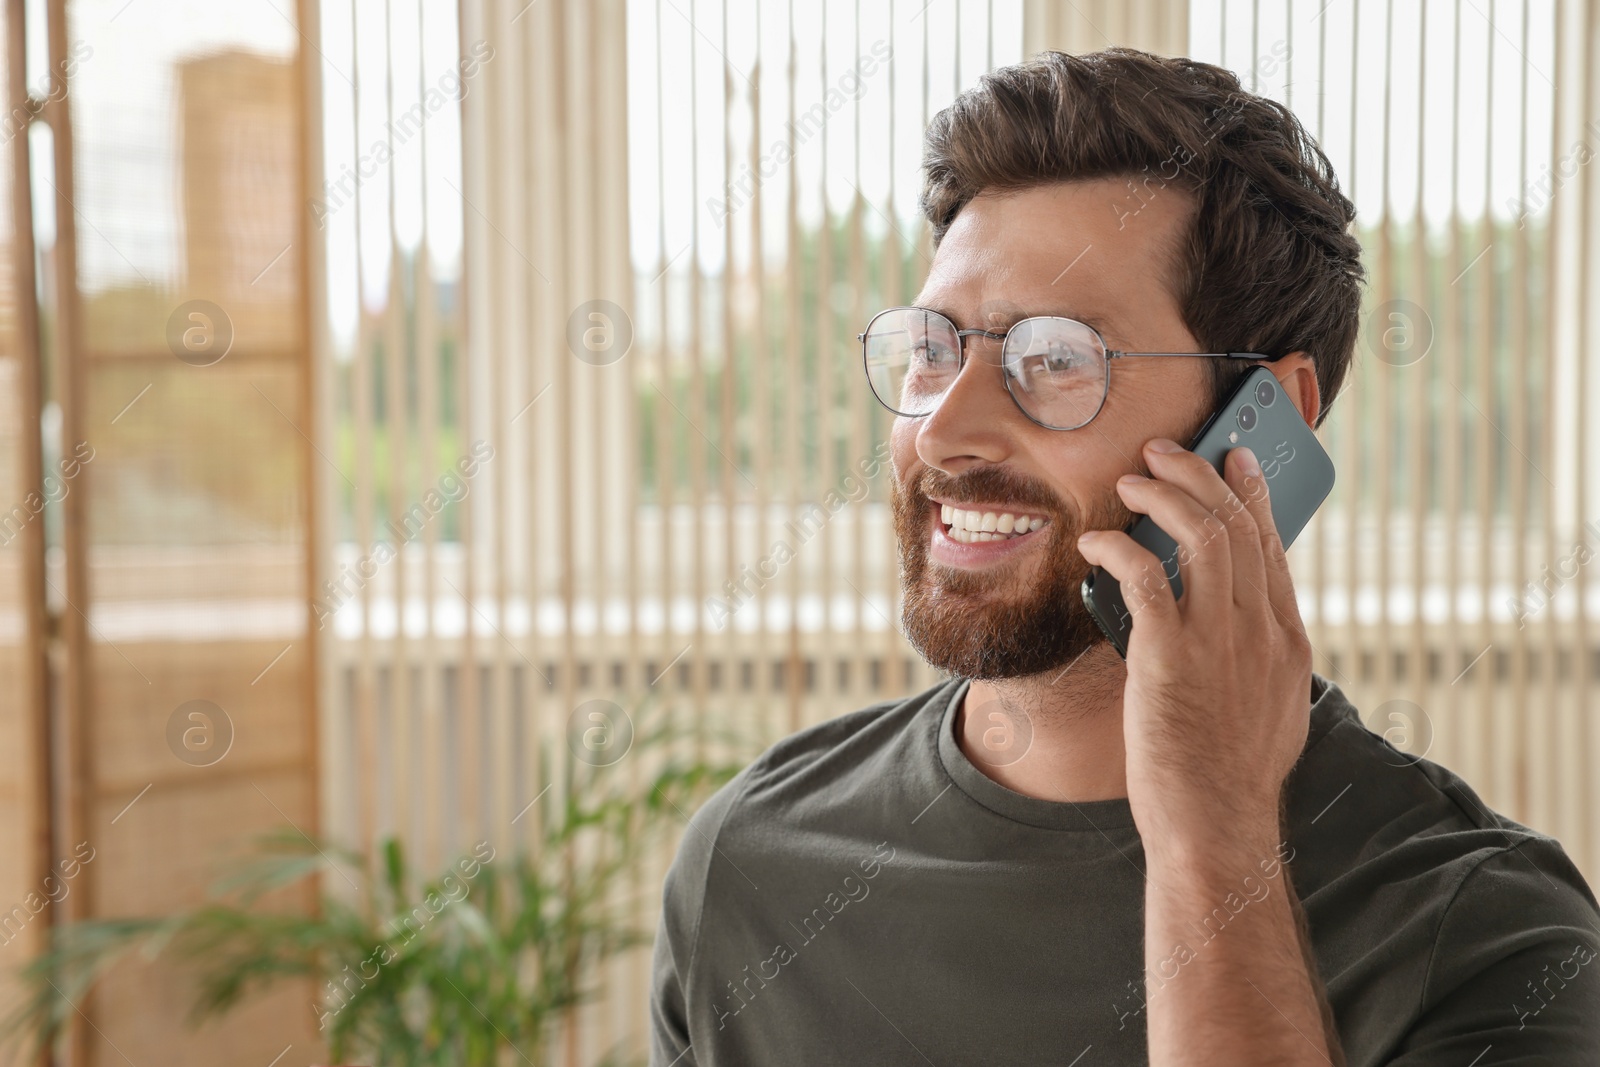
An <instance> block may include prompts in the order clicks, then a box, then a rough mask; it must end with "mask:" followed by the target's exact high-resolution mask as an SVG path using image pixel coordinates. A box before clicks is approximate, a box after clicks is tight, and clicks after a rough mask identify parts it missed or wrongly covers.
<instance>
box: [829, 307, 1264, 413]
mask: <svg viewBox="0 0 1600 1067" xmlns="http://www.w3.org/2000/svg"><path fill="white" fill-rule="evenodd" d="M897 311H917V312H921V313H923V314H926V315H937V316H938V317H939V318H941V319H943V320H944V321H945V322H948V323H950V326H951V328H952V329H955V325H956V324H955V322H954V321H953V320H951V318H950V316H948V315H946V314H944V313H943V312H941V311H934V310H933V309H932V308H924V307H916V306H915V305H908V306H905V307H892V308H884V309H883V310H882V311H880V312H878V313H877V314H876V315H874V316H872V318H871V319H869V320H868V321H867V328H866V329H864V330H862V331H861V332H860V333H858V334H856V340H858V341H860V342H861V369H862V371H863V373H865V374H866V376H867V388H869V389H872V395H873V396H874V397H876V398H877V401H878V403H880V404H882V405H883V406H884V407H885V408H888V410H890V411H892V412H893V413H894V414H896V415H899V416H901V417H902V418H907V419H920V418H923V417H924V416H926V415H931V414H933V411H934V408H937V407H938V406H939V405H938V403H935V404H934V406H933V407H932V408H929V409H928V410H927V411H923V412H920V413H917V414H912V413H911V412H907V411H900V410H899V409H897V408H895V407H892V406H891V405H890V404H889V403H888V402H887V401H885V400H884V399H883V397H881V396H878V391H877V390H876V389H873V388H872V369H871V368H870V367H869V366H868V365H867V335H868V334H870V333H871V332H872V324H873V323H875V322H877V321H878V320H879V319H881V318H883V316H885V315H889V314H893V313H894V312H897ZM1030 322H1068V323H1071V324H1072V325H1074V326H1082V327H1083V328H1084V329H1086V330H1088V331H1089V332H1090V333H1092V334H1094V339H1095V341H1096V342H1097V343H1098V344H1099V345H1100V350H1101V351H1102V352H1104V353H1105V356H1106V373H1105V377H1104V379H1103V380H1102V382H1101V386H1100V400H1099V402H1098V403H1096V404H1095V408H1094V414H1092V415H1090V416H1089V417H1088V418H1087V419H1084V420H1083V421H1082V422H1080V423H1078V424H1077V425H1076V426H1055V425H1052V424H1050V423H1048V422H1042V421H1040V420H1039V419H1037V418H1034V416H1033V414H1032V413H1031V412H1029V411H1028V409H1027V408H1025V407H1023V406H1022V401H1021V400H1018V399H1017V394H1016V393H1015V392H1013V391H1012V389H1011V380H1012V379H1011V375H1009V374H1008V375H1006V376H1005V382H1006V393H1007V394H1008V395H1009V396H1010V397H1011V402H1012V403H1013V404H1015V405H1017V410H1018V411H1020V412H1022V414H1023V415H1025V416H1027V418H1028V421H1029V422H1032V423H1035V424H1036V425H1039V426H1043V427H1044V428H1045V429H1047V430H1080V429H1082V428H1083V427H1085V426H1087V425H1089V424H1090V423H1091V422H1093V421H1094V420H1095V418H1096V417H1097V416H1098V415H1099V414H1100V411H1101V409H1102V408H1104V407H1105V405H1106V397H1107V395H1109V394H1110V392H1111V362H1110V361H1111V360H1114V359H1125V358H1127V357H1130V356H1149V357H1154V358H1175V357H1178V356H1183V357H1185V358H1188V359H1236V360H1248V361H1250V362H1255V363H1275V362H1277V361H1278V360H1280V359H1282V358H1283V357H1284V356H1286V355H1288V353H1287V352H1282V353H1279V354H1278V355H1276V356H1268V355H1263V354H1262V353H1260V352H1125V351H1122V350H1120V349H1114V348H1110V347H1108V346H1107V345H1106V339H1105V338H1104V337H1102V336H1100V331H1099V330H1097V329H1095V328H1094V327H1093V326H1090V325H1089V324H1088V323H1087V322H1079V321H1078V320H1077V319H1069V318H1067V317H1066V316H1064V315H1032V316H1029V317H1028V318H1025V319H1019V320H1017V321H1016V322H1014V323H1012V324H1011V325H1010V326H1008V327H1007V328H1006V329H1004V330H961V329H955V334H956V358H957V360H958V362H957V364H956V374H957V375H959V374H960V373H961V370H962V368H963V367H965V366H966V365H967V344H966V340H967V338H968V337H988V338H990V339H992V340H996V341H999V342H1000V343H1001V344H1000V347H1001V349H1002V350H1004V348H1005V341H1006V339H1007V338H1008V337H1010V336H1011V331H1012V330H1015V329H1016V328H1017V327H1019V326H1023V325H1025V324H1027V323H1030ZM946 392H948V390H946ZM943 399H944V394H943V393H941V394H940V395H939V400H940V402H942V401H943Z"/></svg>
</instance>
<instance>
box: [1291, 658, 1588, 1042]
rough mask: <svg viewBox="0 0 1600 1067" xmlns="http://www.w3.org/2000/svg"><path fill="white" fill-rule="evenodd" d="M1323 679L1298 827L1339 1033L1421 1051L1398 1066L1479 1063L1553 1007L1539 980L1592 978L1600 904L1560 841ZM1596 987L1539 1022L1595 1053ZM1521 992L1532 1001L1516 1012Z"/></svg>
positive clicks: (1397, 722) (1296, 778)
mask: <svg viewBox="0 0 1600 1067" xmlns="http://www.w3.org/2000/svg"><path fill="white" fill-rule="evenodd" d="M1318 681H1319V682H1321V683H1322V684H1323V685H1324V686H1326V688H1324V689H1322V690H1321V693H1320V696H1319V695H1318V694H1317V691H1316V690H1315V689H1314V694H1313V696H1314V703H1313V728H1312V732H1311V735H1310V737H1309V739H1308V744H1307V747H1306V750H1305V752H1304V754H1303V755H1302V757H1301V761H1300V763H1299V764H1298V765H1297V766H1296V767H1295V770H1294V772H1293V774H1292V776H1291V778H1290V784H1289V797H1288V805H1289V820H1288V825H1289V836H1290V843H1291V845H1292V846H1293V857H1292V860H1291V867H1292V870H1293V873H1294V884H1295V889H1296V892H1297V893H1299V895H1300V897H1301V899H1302V901H1303V903H1304V905H1305V909H1306V914H1307V918H1308V920H1309V922H1310V925H1311V928H1312V934H1313V940H1314V942H1315V946H1316V951H1317V955H1318V960H1319V967H1320V968H1321V969H1322V970H1323V973H1324V977H1325V978H1326V980H1327V982H1328V991H1329V996H1330V998H1331V999H1332V1000H1333V1002H1334V1004H1335V1010H1336V1012H1337V1013H1338V1014H1339V1015H1340V1017H1341V1019H1342V1020H1343V1025H1342V1027H1341V1029H1344V1030H1346V1038H1347V1041H1348V1042H1351V1043H1352V1044H1351V1047H1371V1048H1380V1047H1381V1048H1383V1049H1385V1050H1386V1052H1385V1055H1386V1057H1387V1056H1392V1055H1394V1054H1395V1053H1397V1052H1402V1051H1403V1052H1405V1053H1407V1055H1408V1057H1409V1058H1405V1057H1403V1058H1400V1059H1395V1060H1393V1061H1392V1062H1395V1063H1401V1062H1404V1063H1407V1064H1412V1063H1415V1064H1419V1065H1420V1064H1425V1063H1426V1064H1432V1063H1434V1062H1435V1060H1434V1059H1432V1058H1430V1057H1431V1056H1432V1054H1433V1053H1434V1052H1435V1051H1440V1050H1450V1051H1451V1053H1452V1055H1453V1054H1454V1052H1457V1051H1459V1049H1460V1048H1462V1047H1465V1044H1468V1043H1471V1042H1473V1041H1478V1044H1477V1045H1476V1047H1475V1048H1474V1049H1473V1053H1474V1054H1475V1053H1476V1052H1478V1051H1480V1050H1482V1049H1483V1048H1484V1046H1485V1045H1487V1044H1489V1043H1491V1042H1494V1041H1495V1040H1496V1037H1495V1035H1496V1034H1499V1035H1500V1036H1501V1037H1502V1038H1504V1037H1506V1036H1507V1035H1509V1034H1512V1033H1517V1032H1518V1031H1520V1030H1521V1029H1522V1027H1523V1025H1524V1023H1525V1020H1524V1019H1519V1013H1520V1014H1522V1015H1526V1014H1527V1010H1528V1009H1529V1008H1538V1007H1539V1006H1540V1004H1541V1001H1539V1000H1537V999H1534V997H1533V996H1532V994H1531V993H1530V991H1529V990H1528V989H1527V984H1528V982H1529V980H1533V981H1538V980H1539V979H1540V978H1541V977H1542V976H1543V975H1544V974H1545V973H1546V972H1545V971H1544V970H1543V969H1544V968H1545V966H1546V965H1547V964H1548V965H1549V966H1550V967H1551V968H1556V969H1558V971H1559V973H1561V974H1566V975H1568V979H1567V980H1568V981H1571V976H1572V975H1575V974H1578V973H1580V971H1585V972H1586V971H1592V970H1594V968H1593V967H1591V966H1586V965H1585V961H1586V960H1587V959H1589V958H1592V956H1593V953H1594V952H1595V951H1600V906H1597V903H1596V900H1595V897H1594V893H1593V891H1592V890H1591V889H1590V887H1589V885H1588V884H1587V883H1586V882H1585V880H1584V878H1583V875H1582V874H1581V873H1580V872H1579V870H1578V869H1577V867H1576V866H1575V865H1574V864H1573V862H1572V860H1571V858H1570V857H1569V856H1568V855H1567V853H1566V851H1565V850H1564V849H1563V848H1562V846H1561V843H1560V842H1559V841H1557V840H1556V839H1555V838H1552V837H1550V836H1548V835H1546V834H1542V833H1539V832H1537V831H1535V830H1533V829H1531V828H1529V827H1527V826H1524V825H1522V824H1521V823H1518V822H1516V821H1515V820H1513V819H1511V818H1508V817H1507V816H1505V815H1502V814H1500V813H1499V812H1497V811H1495V810H1493V809H1492V808H1491V807H1489V805H1488V804H1486V803H1485V802H1484V801H1483V799H1482V798H1481V797H1479V795H1478V794H1477V792H1476V791H1475V790H1474V789H1473V788H1472V787H1471V786H1470V785H1469V784H1468V783H1467V782H1466V781H1465V780H1463V779H1462V778H1461V776H1460V775H1458V774H1456V773H1455V772H1454V771H1452V770H1450V769H1449V768H1448V767H1445V766H1443V765H1441V764H1439V763H1436V762H1434V761H1432V760H1430V759H1427V758H1419V757H1418V756H1416V755H1413V754H1410V753H1408V752H1403V751H1401V750H1400V749H1399V748H1397V747H1396V746H1395V745H1394V744H1392V743H1391V740H1390V738H1389V737H1385V736H1384V735H1383V734H1380V733H1377V732H1374V731H1373V730H1371V729H1368V727H1367V726H1366V725H1364V724H1363V722H1362V719H1361V716H1360V715H1358V714H1357V712H1356V710H1355V709H1354V707H1352V706H1351V705H1350V703H1349V702H1348V700H1346V699H1345V697H1344V695H1343V694H1342V693H1341V692H1339V690H1338V687H1337V686H1334V685H1332V684H1331V683H1326V682H1325V681H1323V680H1321V679H1319V680H1318ZM1391 710H1393V709H1391ZM1416 714H1417V713H1416V712H1415V711H1411V712H1410V715H1411V716H1413V717H1415V716H1416ZM1406 717H1407V713H1406V712H1404V711H1402V712H1400V713H1399V714H1398V715H1397V716H1396V717H1394V718H1393V719H1391V718H1390V717H1389V715H1388V714H1387V712H1386V711H1384V710H1383V709H1380V714H1379V715H1377V716H1371V717H1370V720H1371V721H1373V723H1374V725H1377V726H1379V727H1381V728H1383V729H1385V730H1389V731H1399V730H1404V729H1411V730H1418V729H1425V728H1426V724H1425V722H1423V721H1404V720H1405V719H1406ZM1380 718H1381V719H1382V720H1383V721H1381V722H1380V721H1378V720H1379V719H1380ZM1390 737H1394V738H1395V739H1397V740H1405V741H1412V740H1413V738H1415V741H1418V742H1420V741H1422V740H1424V738H1421V737H1419V736H1417V735H1413V738H1404V737H1400V736H1399V735H1398V733H1391V735H1390ZM1407 747H1408V748H1409V747H1412V745H1411V744H1408V745H1407ZM1418 747H1420V745H1419V746H1418ZM1550 973H1556V972H1554V971H1553V972H1550ZM1587 981H1588V990H1587V991H1582V990H1580V989H1578V988H1575V989H1573V990H1572V992H1571V994H1570V995H1567V996H1565V997H1564V998H1562V1000H1563V1002H1562V1003H1559V1004H1557V1003H1556V1002H1555V1001H1554V1000H1552V999H1550V998H1546V1002H1547V1003H1549V1005H1550V1008H1549V1009H1548V1010H1547V1011H1546V1012H1545V1015H1544V1016H1543V1018H1542V1020H1541V1025H1542V1027H1543V1029H1544V1030H1545V1031H1546V1032H1547V1034H1548V1033H1551V1032H1555V1031H1558V1030H1560V1029H1562V1028H1563V1027H1565V1028H1567V1030H1568V1031H1569V1032H1568V1033H1567V1035H1566V1038H1565V1040H1569V1041H1576V1042H1578V1043H1579V1046H1581V1047H1583V1048H1589V1047H1591V1046H1590V1045H1589V1044H1583V1042H1591V1043H1593V1042H1597V1041H1600V1036H1597V1034H1600V1014H1595V1016H1594V1018H1595V1023H1594V1024H1583V1025H1580V1024H1579V1023H1577V1022H1573V1021H1572V1020H1573V1019H1577V1018H1578V1017H1579V1016H1580V1015H1584V1014H1587V1013H1589V1012H1591V1011H1592V1009H1593V1008H1594V1007H1595V1006H1596V1005H1597V1004H1600V997H1597V996H1595V993H1596V992H1600V974H1596V975H1592V976H1589V977H1588V979H1587ZM1519 995H1520V996H1522V997H1523V998H1524V999H1525V1000H1526V1001H1527V1004H1526V1005H1524V1006H1522V1007H1519V1008H1517V1009H1516V1010H1513V1003H1514V999H1515V998H1516V997H1518V996H1519ZM1575 1011H1576V1012H1577V1013H1578V1014H1576V1015H1572V1016H1571V1018H1570V1019H1569V1017H1568V1013H1570V1012H1575ZM1480 1035H1481V1036H1482V1038H1483V1039H1482V1040H1481V1041H1479V1037H1480ZM1528 1039H1529V1038H1528V1035H1526V1034H1521V1035H1519V1039H1518V1040H1519V1043H1520V1044H1522V1045H1523V1047H1528V1046H1526V1042H1527V1040H1528ZM1579 1046H1572V1047H1579ZM1541 1047H1542V1046H1541ZM1554 1047H1560V1045H1559V1043H1558V1044H1557V1045H1556V1046H1554ZM1424 1050H1427V1051H1424ZM1466 1058H1467V1059H1468V1060H1470V1059H1471V1058H1472V1055H1471V1054H1469V1055H1468V1056H1467V1057H1466ZM1384 1062H1390V1060H1389V1059H1387V1058H1385V1061H1384ZM1439 1062H1444V1061H1439ZM1555 1062H1561V1061H1555Z"/></svg>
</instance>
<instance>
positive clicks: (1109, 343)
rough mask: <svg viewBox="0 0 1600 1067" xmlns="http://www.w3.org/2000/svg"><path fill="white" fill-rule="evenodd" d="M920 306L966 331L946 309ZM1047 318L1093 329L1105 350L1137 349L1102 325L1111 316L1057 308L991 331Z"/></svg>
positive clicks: (1026, 314) (1013, 318) (1030, 314)
mask: <svg viewBox="0 0 1600 1067" xmlns="http://www.w3.org/2000/svg"><path fill="white" fill-rule="evenodd" d="M922 306H923V307H926V308H927V309H928V310H929V311H937V312H939V314H941V315H943V316H944V317H945V318H947V319H949V320H950V321H951V322H954V323H956V326H957V328H958V329H967V327H965V326H961V324H960V319H959V318H958V317H957V316H956V315H954V314H953V313H952V312H951V311H950V310H949V309H948V308H943V307H939V306H938V305H936V304H924V305H922ZM1047 317H1048V318H1060V319H1074V320H1076V321H1078V322H1081V323H1083V324H1084V325H1085V326H1091V327H1093V328H1094V330H1095V331H1096V332H1097V333H1099V334H1100V336H1101V338H1103V339H1104V340H1105V343H1106V347H1107V348H1112V349H1123V350H1127V349H1132V348H1135V347H1137V346H1135V345H1131V344H1129V343H1128V341H1127V338H1126V337H1124V336H1123V335H1122V333H1121V330H1120V326H1118V327H1116V328H1112V329H1108V328H1107V327H1106V326H1105V325H1104V324H1105V323H1107V322H1114V321H1115V320H1114V319H1112V318H1111V316H1109V315H1103V314H1098V313H1085V312H1074V311H1068V310H1062V309H1059V308H1047V309H1044V310H1039V311H1026V312H1021V313H1019V314H1017V315H1015V316H1011V317H1009V318H1008V321H1006V322H1005V323H1004V324H1003V325H1000V326H996V327H992V329H994V330H996V331H997V332H1001V333H1004V332H1005V331H1006V330H1008V329H1010V328H1011V327H1012V326H1015V325H1016V324H1017V323H1019V322H1021V321H1022V320H1023V319H1031V318H1047ZM984 328H985V329H990V328H991V327H984Z"/></svg>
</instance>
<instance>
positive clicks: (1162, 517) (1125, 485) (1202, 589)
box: [1117, 475, 1233, 611]
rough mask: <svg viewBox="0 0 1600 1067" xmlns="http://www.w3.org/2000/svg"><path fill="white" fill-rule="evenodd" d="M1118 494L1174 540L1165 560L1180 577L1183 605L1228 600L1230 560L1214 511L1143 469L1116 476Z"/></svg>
mask: <svg viewBox="0 0 1600 1067" xmlns="http://www.w3.org/2000/svg"><path fill="white" fill-rule="evenodd" d="M1117 494H1118V495H1119V496H1120V497H1121V498H1122V502H1123V504H1124V505H1126V506H1127V508H1128V509H1129V510H1130V511H1135V512H1138V513H1139V514H1141V515H1148V516H1149V517H1150V518H1151V520H1153V521H1154V522H1155V524H1156V525H1157V526H1159V527H1161V529H1162V530H1163V531H1164V532H1165V533H1166V534H1167V536H1169V537H1170V538H1172V540H1173V541H1174V542H1175V543H1176V545H1177V548H1176V549H1175V550H1173V551H1169V553H1168V555H1167V558H1166V559H1165V560H1164V563H1165V566H1166V569H1167V574H1169V575H1171V574H1177V575H1180V576H1181V577H1182V579H1183V591H1184V596H1183V600H1182V608H1183V610H1185V611H1188V610H1190V609H1189V607H1188V605H1190V604H1194V603H1201V604H1215V603H1231V602H1232V599H1233V561H1232V557H1231V555H1230V552H1229V550H1228V547H1227V532H1226V530H1225V528H1224V526H1223V524H1222V522H1221V520H1220V519H1219V518H1218V517H1217V516H1214V515H1212V514H1210V513H1209V512H1207V511H1206V509H1205V508H1203V507H1201V506H1200V504H1199V502H1198V501H1196V500H1195V499H1194V497H1192V496H1190V495H1189V494H1188V493H1186V492H1184V491H1183V490H1182V489H1180V488H1178V487H1177V486H1175V485H1173V484H1171V483H1168V482H1163V481H1160V480H1158V479H1153V478H1145V477H1143V476H1141V475H1125V476H1124V477H1123V478H1121V479H1119V480H1118V482H1117ZM1190 593H1193V596H1192V597H1191V596H1190V595H1189V594H1190Z"/></svg>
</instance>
